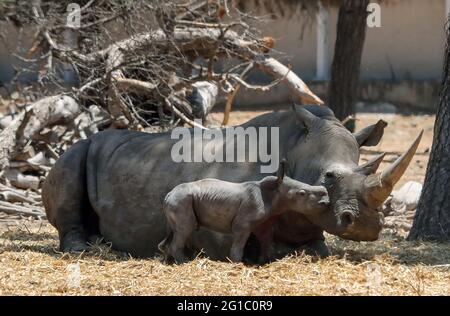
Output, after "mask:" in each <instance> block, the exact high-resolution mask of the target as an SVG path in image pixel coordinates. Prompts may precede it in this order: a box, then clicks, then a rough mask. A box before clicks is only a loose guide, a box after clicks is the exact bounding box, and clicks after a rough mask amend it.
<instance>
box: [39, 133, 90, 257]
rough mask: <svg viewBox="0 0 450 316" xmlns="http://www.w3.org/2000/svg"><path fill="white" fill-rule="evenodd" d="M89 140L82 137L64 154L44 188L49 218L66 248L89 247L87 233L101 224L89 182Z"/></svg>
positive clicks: (62, 249) (75, 250)
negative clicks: (88, 189) (88, 187)
mask: <svg viewBox="0 0 450 316" xmlns="http://www.w3.org/2000/svg"><path fill="white" fill-rule="evenodd" d="M89 143H90V142H89V141H88V140H82V141H79V142H78V143H76V144H75V145H73V146H72V147H71V148H70V149H69V150H68V151H67V152H66V153H65V154H64V155H62V156H61V157H60V159H59V160H58V161H57V163H56V164H55V166H54V167H53V168H52V170H51V171H50V173H49V175H48V176H47V179H46V181H45V183H44V186H43V189H42V200H43V203H44V206H45V211H46V214H47V218H48V220H49V222H50V223H51V224H52V225H53V226H55V227H56V229H57V230H58V234H59V240H60V250H61V251H64V252H81V251H84V250H87V249H88V246H87V244H86V240H87V237H88V236H89V235H93V234H95V231H96V229H97V227H98V226H96V223H95V218H96V215H95V213H94V212H93V210H92V208H91V206H90V204H89V201H88V198H87V192H86V185H85V182H86V180H85V173H86V171H85V170H86V168H85V166H86V156H87V152H88V149H89Z"/></svg>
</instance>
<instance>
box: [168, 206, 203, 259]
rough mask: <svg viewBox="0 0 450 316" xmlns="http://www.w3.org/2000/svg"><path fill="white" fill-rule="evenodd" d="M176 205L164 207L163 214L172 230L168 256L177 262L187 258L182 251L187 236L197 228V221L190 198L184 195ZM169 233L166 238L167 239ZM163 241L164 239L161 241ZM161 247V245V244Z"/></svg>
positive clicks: (187, 238)
mask: <svg viewBox="0 0 450 316" xmlns="http://www.w3.org/2000/svg"><path fill="white" fill-rule="evenodd" d="M178 202H179V203H177V204H176V205H168V206H166V207H165V208H164V214H165V215H166V217H167V222H168V225H169V227H170V230H171V231H172V232H173V233H172V234H173V237H172V241H171V242H170V246H169V248H168V250H167V253H168V255H169V256H171V257H172V258H174V259H175V261H176V262H177V263H183V262H186V261H187V260H188V258H187V256H186V255H185V253H184V251H185V248H186V244H187V242H188V240H189V238H190V237H191V236H192V233H193V232H194V230H195V229H196V228H197V226H198V223H197V219H196V217H195V213H194V209H193V207H192V204H193V203H192V199H191V198H190V197H186V198H185V199H183V200H182V201H178ZM169 239H170V234H169V236H168V237H167V238H166V240H167V241H168V240H169ZM163 243H164V241H163ZM161 246H162V247H163V245H161Z"/></svg>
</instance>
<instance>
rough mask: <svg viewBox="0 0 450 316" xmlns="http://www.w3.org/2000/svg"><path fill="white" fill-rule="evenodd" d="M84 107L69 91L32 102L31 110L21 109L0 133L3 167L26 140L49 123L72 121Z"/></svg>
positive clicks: (16, 153)
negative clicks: (67, 94) (69, 94)
mask: <svg viewBox="0 0 450 316" xmlns="http://www.w3.org/2000/svg"><path fill="white" fill-rule="evenodd" d="M80 111H81V110H80V106H79V105H78V103H77V102H76V101H75V100H74V99H73V98H71V97H69V96H66V95H56V96H51V97H46V98H43V99H41V100H39V101H37V102H35V103H34V104H32V105H31V107H30V109H29V111H26V112H23V113H20V114H19V115H18V116H17V118H16V119H15V120H14V121H13V122H12V123H11V124H9V126H8V127H7V128H5V129H4V130H3V131H2V132H1V133H0V144H1V145H0V146H1V147H0V148H1V151H0V170H1V169H4V168H6V167H7V166H8V165H9V162H10V161H11V160H13V159H14V158H15V157H16V156H17V155H18V154H19V153H20V152H21V151H22V149H23V147H24V146H25V145H26V143H27V142H28V141H30V140H31V139H33V138H34V137H35V136H36V135H37V134H39V132H41V131H42V130H43V129H44V128H45V127H52V126H54V125H58V124H72V122H73V120H74V119H75V117H76V116H77V115H78V114H80Z"/></svg>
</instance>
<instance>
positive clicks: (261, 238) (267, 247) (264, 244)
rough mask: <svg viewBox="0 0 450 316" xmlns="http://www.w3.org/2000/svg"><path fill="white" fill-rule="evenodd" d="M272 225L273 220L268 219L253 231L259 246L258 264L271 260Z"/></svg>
mask: <svg viewBox="0 0 450 316" xmlns="http://www.w3.org/2000/svg"><path fill="white" fill-rule="evenodd" d="M273 223H274V219H273V218H272V219H269V220H267V221H265V222H264V223H262V224H261V225H259V226H258V227H257V228H256V229H255V230H254V231H253V234H255V236H256V238H257V239H258V242H259V246H260V253H259V258H258V263H260V264H263V263H266V262H268V261H270V260H271V258H272V251H271V250H272V243H273Z"/></svg>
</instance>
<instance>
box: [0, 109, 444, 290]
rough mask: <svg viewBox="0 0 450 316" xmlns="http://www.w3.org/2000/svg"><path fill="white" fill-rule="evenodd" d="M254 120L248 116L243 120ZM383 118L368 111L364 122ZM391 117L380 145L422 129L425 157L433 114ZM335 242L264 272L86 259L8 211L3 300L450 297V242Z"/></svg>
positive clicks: (402, 141) (0, 232)
mask: <svg viewBox="0 0 450 316" xmlns="http://www.w3.org/2000/svg"><path fill="white" fill-rule="evenodd" d="M237 114H239V113H237ZM254 114H255V113H241V114H240V116H239V117H236V116H235V117H234V122H237V121H241V120H245V119H246V118H247V117H249V116H253V115H254ZM235 115H236V113H235ZM379 116H380V115H362V116H361V121H358V125H359V124H361V125H360V126H362V125H366V124H367V123H370V122H373V121H374V120H376V119H377V118H378V117H379ZM383 118H384V119H386V120H388V122H389V123H390V126H389V128H388V131H387V134H386V137H385V139H384V140H383V142H382V144H381V145H380V146H379V147H378V148H377V149H381V150H389V151H401V150H404V149H405V148H406V147H407V146H408V142H409V141H410V140H412V139H413V138H414V136H415V134H416V131H418V129H420V128H424V129H425V137H424V142H423V143H422V144H421V147H420V148H419V152H421V153H424V151H425V150H426V148H427V147H429V146H430V144H431V139H432V124H433V118H432V117H430V116H415V117H401V116H386V115H385V116H383ZM363 159H364V156H363ZM427 159H428V156H427V155H426V154H425V155H424V154H422V155H418V156H417V159H416V161H415V163H414V164H413V166H412V167H411V168H410V170H408V173H407V174H406V177H405V178H406V180H412V179H414V180H418V181H422V180H423V176H424V173H425V166H426V163H427ZM406 180H403V183H404V181H406ZM400 185H401V184H400ZM327 243H328V244H329V246H330V248H331V251H332V254H333V256H332V257H330V258H327V259H323V260H315V259H314V258H312V257H309V256H305V255H303V254H297V255H294V256H291V257H287V258H284V259H282V260H279V261H276V262H273V263H270V264H267V265H264V266H245V265H243V264H232V263H227V262H214V261H211V260H209V259H205V258H198V259H196V260H194V261H192V262H190V263H187V264H183V265H165V264H163V263H161V261H160V260H159V259H158V258H154V259H147V260H143V259H134V258H130V257H129V256H127V255H126V254H123V253H118V252H115V251H112V250H110V249H109V247H108V246H107V245H101V246H95V247H94V248H95V250H94V251H93V252H91V253H86V254H82V255H80V256H74V255H67V254H62V253H59V252H58V251H57V247H58V240H57V234H56V231H55V230H54V228H52V227H51V226H50V225H49V224H47V223H46V222H42V223H41V222H37V221H30V220H23V219H22V220H15V219H13V218H10V217H6V216H5V217H3V218H2V216H1V214H0V295H15V294H19V295H42V294H51V295H380V294H381V295H450V244H433V243H421V242H414V243H413V242H406V241H404V239H403V238H402V237H399V236H396V235H394V234H389V233H388V232H386V233H384V235H383V237H382V238H381V240H379V241H377V242H371V243H356V242H351V241H344V240H341V239H338V238H335V237H332V236H327ZM78 269H79V270H78ZM78 271H79V273H78Z"/></svg>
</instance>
